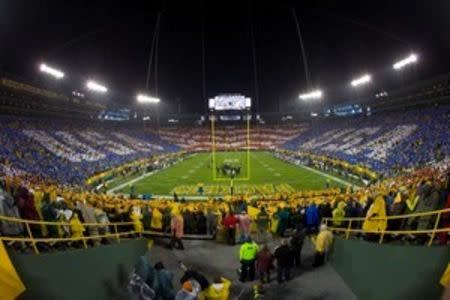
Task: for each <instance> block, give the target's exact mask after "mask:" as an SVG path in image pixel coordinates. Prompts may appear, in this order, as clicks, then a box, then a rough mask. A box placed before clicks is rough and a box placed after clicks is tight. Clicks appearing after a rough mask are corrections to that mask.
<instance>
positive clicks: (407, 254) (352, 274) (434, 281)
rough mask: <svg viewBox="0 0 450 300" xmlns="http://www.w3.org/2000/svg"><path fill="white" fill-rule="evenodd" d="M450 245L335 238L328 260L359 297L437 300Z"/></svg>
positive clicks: (363, 299) (440, 292) (386, 299)
mask: <svg viewBox="0 0 450 300" xmlns="http://www.w3.org/2000/svg"><path fill="white" fill-rule="evenodd" d="M449 261H450V247H446V246H433V247H426V246H406V245H389V244H383V245H379V244H378V243H369V242H365V241H359V240H344V239H341V238H336V240H335V243H334V249H333V251H332V253H331V254H330V262H331V264H332V265H333V267H334V268H335V270H336V271H337V272H338V273H339V275H340V276H341V277H342V278H343V279H344V281H345V282H346V284H347V285H348V286H349V287H350V288H351V289H352V290H353V292H354V293H355V295H356V296H357V297H358V298H359V299H361V300H371V299H383V300H390V299H408V300H414V299H418V300H419V299H420V300H422V299H430V300H432V299H440V296H441V294H442V291H443V290H442V287H441V286H440V285H439V279H440V277H441V275H442V273H443V272H444V269H445V268H446V266H447V264H448V262H449Z"/></svg>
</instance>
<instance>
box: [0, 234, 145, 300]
mask: <svg viewBox="0 0 450 300" xmlns="http://www.w3.org/2000/svg"><path fill="white" fill-rule="evenodd" d="M146 250H147V241H146V240H143V239H140V240H130V241H126V242H124V241H122V243H120V244H114V245H107V246H98V247H95V248H91V249H88V250H71V251H60V252H55V253H51V254H41V255H29V254H28V255H23V254H21V255H14V254H12V255H11V260H12V261H13V263H14V265H15V266H16V269H17V272H18V273H19V275H20V277H21V278H22V280H23V282H24V284H25V287H26V291H25V293H24V294H23V295H22V296H21V297H20V299H46V300H52V299H78V300H79V299H113V298H114V297H117V296H118V295H119V294H120V291H121V290H123V288H120V286H119V281H122V282H124V281H125V280H126V279H127V277H128V274H129V273H130V272H131V271H132V270H133V267H134V265H135V263H137V261H138V259H139V257H140V256H141V255H143V254H144V253H145V251H146ZM118 297H119V298H120V296H118ZM0 298H1V296H0Z"/></svg>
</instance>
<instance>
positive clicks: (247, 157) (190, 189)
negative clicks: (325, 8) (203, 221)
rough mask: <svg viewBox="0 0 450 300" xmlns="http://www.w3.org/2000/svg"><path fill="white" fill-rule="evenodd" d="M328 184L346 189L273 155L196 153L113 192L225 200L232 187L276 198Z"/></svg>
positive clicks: (334, 180) (316, 173) (243, 191)
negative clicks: (230, 169)
mask: <svg viewBox="0 0 450 300" xmlns="http://www.w3.org/2000/svg"><path fill="white" fill-rule="evenodd" d="M228 163H230V164H233V166H234V165H238V166H239V171H238V172H236V173H235V174H234V179H233V182H232V183H231V176H232V175H231V174H230V173H227V172H224V171H223V168H222V166H223V165H224V164H228ZM327 180H328V181H329V185H330V187H342V186H344V185H345V182H342V180H340V179H338V178H335V177H332V176H330V175H327V174H324V173H320V172H318V171H316V170H312V169H309V168H305V167H301V166H296V165H294V164H291V163H288V162H285V161H283V160H281V159H278V158H276V157H274V156H273V155H272V154H271V153H270V152H250V153H249V154H248V153H247V152H246V151H238V152H217V153H216V154H215V156H214V158H213V156H212V154H211V153H194V154H191V155H189V156H187V157H186V158H185V159H184V160H183V161H181V162H179V163H177V164H175V165H173V166H171V167H169V168H167V169H164V170H158V171H156V172H154V173H152V174H148V175H145V176H141V177H139V178H136V179H133V180H132V181H129V182H127V183H125V184H122V185H121V186H118V187H116V188H115V189H114V190H115V191H116V192H123V193H129V192H130V187H131V185H134V188H135V192H136V193H137V194H152V195H172V194H173V193H174V192H176V193H177V194H178V195H179V196H219V195H222V196H223V195H229V194H230V190H231V187H230V186H231V184H232V186H233V191H234V194H260V195H273V194H276V193H278V192H280V193H289V192H294V191H305V190H320V189H324V188H325V186H326V182H327ZM200 187H201V188H202V189H203V193H200V190H201V188H200Z"/></svg>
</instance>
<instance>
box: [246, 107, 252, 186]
mask: <svg viewBox="0 0 450 300" xmlns="http://www.w3.org/2000/svg"><path fill="white" fill-rule="evenodd" d="M250 170H251V167H250V115H247V178H248V179H247V180H250V178H251V176H250Z"/></svg>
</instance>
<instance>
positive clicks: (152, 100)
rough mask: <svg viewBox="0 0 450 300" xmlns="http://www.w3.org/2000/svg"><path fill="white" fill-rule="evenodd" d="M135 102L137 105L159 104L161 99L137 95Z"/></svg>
mask: <svg viewBox="0 0 450 300" xmlns="http://www.w3.org/2000/svg"><path fill="white" fill-rule="evenodd" d="M136 100H137V102H139V103H159V102H161V99H159V98H156V97H152V96H149V95H145V94H138V95H137V96H136Z"/></svg>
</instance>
